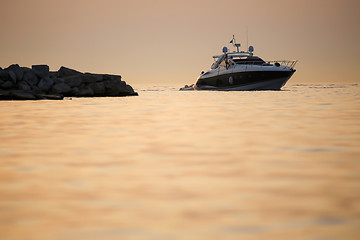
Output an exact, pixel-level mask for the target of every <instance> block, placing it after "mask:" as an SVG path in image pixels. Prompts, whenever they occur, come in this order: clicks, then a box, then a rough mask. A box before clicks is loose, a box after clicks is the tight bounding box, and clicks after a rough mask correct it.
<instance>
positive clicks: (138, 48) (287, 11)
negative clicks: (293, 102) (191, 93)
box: [0, 0, 360, 87]
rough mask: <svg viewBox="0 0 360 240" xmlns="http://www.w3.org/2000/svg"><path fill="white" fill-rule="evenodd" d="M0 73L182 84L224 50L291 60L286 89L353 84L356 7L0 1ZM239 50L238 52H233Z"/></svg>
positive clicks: (321, 2)
mask: <svg viewBox="0 0 360 240" xmlns="http://www.w3.org/2000/svg"><path fill="white" fill-rule="evenodd" d="M0 1H1V14H0V24H1V27H0V29H1V34H0V36H1V38H0V43H1V44H0V56H1V57H0V66H1V67H3V68H4V67H7V66H8V65H10V64H12V63H18V64H20V65H21V66H31V65H32V64H44V63H45V64H48V65H49V66H50V69H52V70H57V69H58V68H59V67H60V66H61V65H64V66H68V67H71V68H75V69H77V70H80V71H87V72H95V73H114V74H120V75H122V76H123V79H124V80H125V81H127V82H128V83H130V84H131V85H132V86H135V87H136V84H144V83H148V84H167V85H175V86H177V85H178V86H182V85H184V84H188V83H193V82H195V80H196V78H197V77H198V75H199V73H200V72H201V71H202V70H207V69H209V68H210V65H211V63H212V61H213V60H212V56H213V55H216V54H219V53H221V49H222V47H223V46H228V47H231V45H230V44H229V41H230V40H231V38H232V35H233V34H235V37H236V39H237V41H238V42H240V43H242V46H244V47H246V29H247V28H248V33H249V34H248V39H249V44H251V45H253V46H254V47H255V54H256V55H259V56H260V57H262V58H263V59H264V60H281V59H297V60H299V63H298V65H297V66H296V69H297V72H296V73H295V75H294V77H293V78H292V79H291V80H290V81H291V82H292V83H318V82H328V83H333V82H339V83H340V82H360V81H359V80H360V78H359V77H358V74H359V73H358V71H359V69H360V67H359V66H360V60H359V55H360V46H359V43H360V30H359V29H360V27H359V25H360V14H359V13H360V1H358V0H318V1H316V0H272V1H269V0H258V1H257V0H252V1H250V0H246V1H245V0H227V1H212V0H182V1H171V0H140V1H136V0H129V1H128V0H125V1H123V0H118V1H116V0H61V1H60V0H59V1H53V0H31V1H30V0H0ZM243 50H245V49H244V48H243Z"/></svg>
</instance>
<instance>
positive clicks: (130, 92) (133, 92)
mask: <svg viewBox="0 0 360 240" xmlns="http://www.w3.org/2000/svg"><path fill="white" fill-rule="evenodd" d="M126 91H127V92H128V93H129V95H138V94H137V93H136V92H135V91H134V89H133V88H132V87H131V86H130V85H126Z"/></svg>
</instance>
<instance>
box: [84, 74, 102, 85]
mask: <svg viewBox="0 0 360 240" xmlns="http://www.w3.org/2000/svg"><path fill="white" fill-rule="evenodd" d="M81 77H82V81H83V83H95V82H101V81H103V75H102V74H93V73H85V74H83V75H81Z"/></svg>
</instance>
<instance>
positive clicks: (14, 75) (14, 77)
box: [9, 70, 16, 83]
mask: <svg viewBox="0 0 360 240" xmlns="http://www.w3.org/2000/svg"><path fill="white" fill-rule="evenodd" d="M9 77H10V80H11V81H12V82H13V83H16V74H15V73H14V72H13V71H11V70H10V71H9Z"/></svg>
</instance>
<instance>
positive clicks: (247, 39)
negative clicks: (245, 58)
mask: <svg viewBox="0 0 360 240" xmlns="http://www.w3.org/2000/svg"><path fill="white" fill-rule="evenodd" d="M246 49H249V31H248V26H246Z"/></svg>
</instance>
